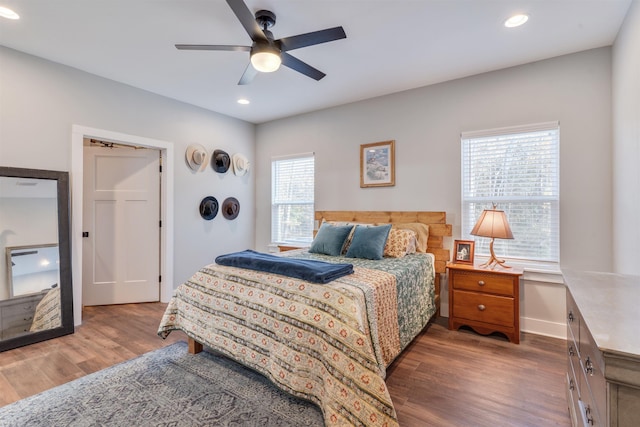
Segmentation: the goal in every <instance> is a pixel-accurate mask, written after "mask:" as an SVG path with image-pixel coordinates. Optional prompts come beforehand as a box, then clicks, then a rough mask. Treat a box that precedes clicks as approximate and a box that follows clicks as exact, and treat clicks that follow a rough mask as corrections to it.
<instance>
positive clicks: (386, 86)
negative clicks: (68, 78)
mask: <svg viewBox="0 0 640 427" xmlns="http://www.w3.org/2000/svg"><path fill="white" fill-rule="evenodd" d="M630 2H631V0H524V1H520V0H246V4H247V6H248V7H249V9H250V10H251V12H255V11H256V10H259V9H267V10H270V11H272V12H274V13H275V14H276V16H277V22H276V25H275V26H274V27H273V28H272V32H273V34H274V37H275V38H281V37H286V36H291V35H296V34H300V33H306V32H310V31H316V30H321V29H324V28H329V27H334V26H339V25H341V26H343V27H344V30H345V32H346V33H347V38H346V39H343V40H337V41H334V42H330V43H326V44H322V45H316V46H310V47H306V48H302V49H299V50H294V51H290V52H289V53H291V54H292V55H293V56H295V57H297V58H298V59H301V60H303V61H305V62H308V63H309V64H310V65H312V66H314V67H316V68H318V69H320V70H321V71H323V72H325V73H326V74H327V76H326V77H325V78H324V79H322V80H320V81H315V80H313V79H310V78H308V77H305V76H303V75H302V74H299V73H297V72H295V71H293V70H291V69H288V68H286V67H281V69H280V70H278V71H277V72H275V73H270V74H259V75H258V76H257V77H256V78H255V80H254V81H253V83H251V84H250V85H247V86H238V85H237V82H238V80H239V79H240V76H241V75H242V73H243V71H244V69H245V67H246V65H247V64H248V61H249V54H248V53H247V52H220V51H179V50H177V49H176V48H175V47H174V44H176V43H185V44H231V45H250V44H251V41H250V39H249V36H248V35H247V33H246V32H245V31H244V29H243V27H242V26H241V25H240V22H239V21H238V20H237V19H236V17H235V15H234V14H233V12H232V11H231V9H230V8H229V6H228V5H227V3H226V2H225V1H223V0H0V6H5V7H10V8H12V9H13V10H14V11H16V12H17V13H18V14H19V15H20V16H21V19H20V20H17V21H10V20H6V19H2V18H0V44H1V45H4V46H7V47H10V48H13V49H16V50H20V51H23V52H27V53H30V54H33V55H36V56H40V57H43V58H46V59H49V60H52V61H55V62H59V63H62V64H66V65H69V66H71V67H75V68H78V69H80V70H84V71H87V72H89V73H92V74H97V75H99V76H102V77H106V78H108V79H112V80H116V81H119V82H122V83H125V84H128V85H131V86H135V87H138V88H141V89H145V90H148V91H150V92H154V93H157V94H160V95H164V96H167V97H170V98H174V99H177V100H180V101H183V102H186V103H189V104H193V105H197V106H200V107H203V108H206V109H209V110H212V111H216V112H219V113H223V114H226V115H229V116H232V117H237V118H239V119H242V120H246V121H249V122H252V123H262V122H266V121H270V120H274V119H278V118H282V117H287V116H291V115H295V114H300V113H304V112H309V111H313V110H318V109H322V108H327V107H331V106H335V105H340V104H345V103H349V102H354V101H358V100H362V99H367V98H372V97H375V96H380V95H385V94H389V93H393V92H398V91H402V90H407V89H412V88H416V87H421V86H426V85H429V84H433V83H438V82H443V81H447V80H452V79H456V78H460V77H464V76H469V75H473V74H478V73H483V72H487V71H492V70H497V69H501V68H505V67H510V66H514V65H519V64H524V63H527V62H532V61H538V60H541V59H545V58H551V57H554V56H559V55H564V54H568V53H572V52H578V51H581V50H586V49H591V48H596V47H601V46H608V45H611V44H613V42H614V40H615V37H616V34H617V32H618V30H619V28H620V26H621V24H622V22H623V20H624V16H625V13H626V11H627V9H628V7H629V4H630ZM516 12H525V13H527V14H529V16H530V19H529V22H528V23H527V24H526V25H524V26H522V27H519V28H513V29H508V28H505V27H504V26H503V22H504V20H505V19H506V18H507V17H509V16H510V15H512V14H513V13H516ZM238 98H247V99H249V100H250V101H251V104H250V105H239V104H237V103H236V100H237V99H238Z"/></svg>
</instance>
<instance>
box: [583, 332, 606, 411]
mask: <svg viewBox="0 0 640 427" xmlns="http://www.w3.org/2000/svg"><path fill="white" fill-rule="evenodd" d="M579 346H580V363H581V371H582V373H583V376H584V379H585V383H586V384H587V386H588V387H589V389H590V391H591V394H592V396H593V404H594V405H595V406H596V407H597V409H598V412H600V413H603V412H604V411H605V408H606V405H607V385H606V381H605V378H604V359H603V358H602V353H600V350H599V349H598V348H597V347H596V345H595V343H594V341H593V339H592V338H591V333H590V332H589V331H588V330H587V328H586V324H585V323H584V321H583V322H582V323H581V330H580V344H579ZM576 374H577V372H576Z"/></svg>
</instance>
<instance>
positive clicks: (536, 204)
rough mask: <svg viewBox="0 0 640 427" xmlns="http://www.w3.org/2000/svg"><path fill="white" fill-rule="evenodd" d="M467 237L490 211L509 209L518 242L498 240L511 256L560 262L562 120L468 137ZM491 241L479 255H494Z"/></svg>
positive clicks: (499, 249)
mask: <svg viewBox="0 0 640 427" xmlns="http://www.w3.org/2000/svg"><path fill="white" fill-rule="evenodd" d="M461 139H462V238H463V239H471V238H473V237H474V236H471V235H470V234H469V233H470V232H471V229H472V228H473V226H474V225H475V222H476V220H477V219H478V218H479V217H480V214H481V213H482V211H483V210H484V209H489V208H491V207H492V204H493V203H495V204H497V209H500V210H504V211H505V213H506V215H507V219H508V221H509V225H510V226H511V230H512V232H513V235H514V239H513V240H502V239H496V241H495V243H494V245H495V250H496V253H498V254H499V255H501V256H503V257H507V258H520V259H524V260H531V261H536V262H552V263H557V262H559V252H560V250H559V247H560V241H559V234H560V230H559V229H560V226H559V216H560V213H559V210H560V208H559V198H560V196H559V146H560V128H559V124H558V123H557V122H553V123H542V124H537V125H530V126H518V127H512V128H503V129H494V130H489V131H480V132H467V133H463V134H462V137H461ZM489 243H490V239H488V238H477V239H476V248H475V251H476V254H477V255H488V254H489Z"/></svg>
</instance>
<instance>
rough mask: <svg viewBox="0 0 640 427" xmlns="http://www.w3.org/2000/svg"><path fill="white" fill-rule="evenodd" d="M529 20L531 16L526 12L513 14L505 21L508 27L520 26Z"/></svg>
mask: <svg viewBox="0 0 640 427" xmlns="http://www.w3.org/2000/svg"><path fill="white" fill-rule="evenodd" d="M528 20H529V16H528V15H525V14H522V13H521V14H518V15H513V16H512V17H511V18H509V19H507V20H506V21H504V26H505V27H507V28H513V27H519V26H520V25H522V24H524V23H525V22H527V21H528Z"/></svg>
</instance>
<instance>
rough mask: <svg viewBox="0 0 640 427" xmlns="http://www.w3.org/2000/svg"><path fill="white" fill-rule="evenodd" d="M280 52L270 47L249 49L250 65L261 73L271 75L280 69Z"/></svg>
mask: <svg viewBox="0 0 640 427" xmlns="http://www.w3.org/2000/svg"><path fill="white" fill-rule="evenodd" d="M281 63H282V60H281V59H280V52H278V51H277V50H275V49H273V48H271V47H270V46H268V45H266V46H256V47H254V48H253V49H251V65H253V68H255V69H256V70H258V71H260V72H263V73H272V72H274V71H276V70H277V69H278V68H280V64H281Z"/></svg>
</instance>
